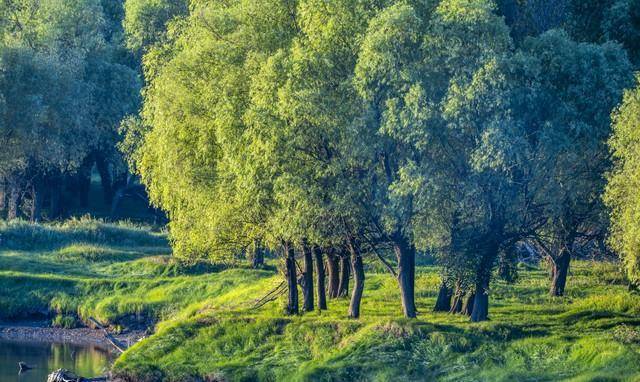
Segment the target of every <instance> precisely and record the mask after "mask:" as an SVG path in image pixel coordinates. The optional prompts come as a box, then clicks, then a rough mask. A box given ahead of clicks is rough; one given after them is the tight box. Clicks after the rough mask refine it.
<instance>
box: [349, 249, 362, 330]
mask: <svg viewBox="0 0 640 382" xmlns="http://www.w3.org/2000/svg"><path fill="white" fill-rule="evenodd" d="M349 247H350V248H349V250H350V252H351V267H352V268H353V284H354V285H353V292H352V293H351V302H350V303H349V317H351V318H359V317H360V302H361V301H362V293H363V291H364V267H363V264H362V255H361V254H360V251H359V250H358V249H356V248H355V247H354V245H349Z"/></svg>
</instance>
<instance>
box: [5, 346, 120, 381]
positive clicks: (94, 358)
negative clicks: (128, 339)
mask: <svg viewBox="0 0 640 382" xmlns="http://www.w3.org/2000/svg"><path fill="white" fill-rule="evenodd" d="M112 359H113V357H112V355H111V354H109V353H108V352H105V351H104V350H103V349H101V348H98V347H95V346H77V345H69V344H54V343H24V342H15V341H4V340H0V381H2V382H45V381H46V380H47V375H49V373H50V372H52V371H54V370H57V369H67V370H70V371H72V372H74V373H76V374H78V375H79V376H82V377H87V378H90V377H98V376H101V375H104V372H105V371H106V370H107V369H108V368H109V365H110V364H111V361H112ZM18 362H24V363H26V364H27V365H29V366H31V367H33V369H32V370H29V371H27V372H25V373H23V374H21V375H18Z"/></svg>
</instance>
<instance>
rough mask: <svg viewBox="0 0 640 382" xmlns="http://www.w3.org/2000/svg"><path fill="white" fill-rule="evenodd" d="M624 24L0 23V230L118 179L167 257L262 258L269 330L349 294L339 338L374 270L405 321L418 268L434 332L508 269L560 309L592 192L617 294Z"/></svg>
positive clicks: (370, 16) (76, 7) (429, 4)
mask: <svg viewBox="0 0 640 382" xmlns="http://www.w3.org/2000/svg"><path fill="white" fill-rule="evenodd" d="M638 5H640V4H638V0H607V1H596V0H587V1H584V0H580V1H578V0H554V1H550V0H526V1H520V0H518V1H516V0H500V1H496V2H494V1H492V0H427V1H424V0H335V1H331V2H327V1H325V0H224V1H223V0H191V1H187V0H127V1H126V2H120V1H106V0H104V1H100V0H74V1H71V2H65V3H64V4H62V3H61V2H58V1H42V0H41V1H31V0H4V1H2V2H0V16H2V17H0V139H1V142H2V144H3V147H6V149H5V150H2V151H1V152H0V186H1V190H2V193H0V194H1V195H0V196H1V197H0V202H2V204H1V205H0V207H4V209H6V210H7V211H8V212H7V217H8V218H15V217H16V216H18V214H19V209H20V208H19V206H21V205H22V206H24V205H27V206H28V207H29V208H30V211H31V212H30V214H31V216H32V218H33V219H34V220H37V219H38V218H39V216H40V212H39V211H40V210H41V208H42V204H43V202H44V201H45V200H46V201H49V202H50V204H51V206H50V208H49V214H50V216H55V215H56V212H55V211H56V210H57V209H58V208H57V207H55V205H56V203H58V202H57V201H58V200H59V194H60V190H61V188H62V187H63V186H64V185H67V188H72V189H75V190H82V189H83V187H84V188H86V184H87V173H88V169H90V168H91V166H93V165H94V164H95V165H96V167H97V169H98V170H99V171H100V174H101V177H102V180H103V183H105V184H106V186H105V189H104V192H105V200H107V201H109V202H110V201H112V200H114V199H117V195H119V194H121V193H122V192H125V190H127V187H126V186H127V185H128V184H129V181H128V180H124V181H123V177H125V178H127V179H130V178H131V177H130V176H129V175H130V174H129V173H128V172H127V171H126V170H120V171H116V170H115V169H116V168H122V169H124V168H125V166H123V160H122V159H125V160H126V162H127V164H128V167H129V170H130V171H132V172H133V173H135V174H137V175H139V176H140V179H141V181H142V183H143V184H144V186H145V187H146V190H147V191H148V193H149V196H150V198H151V201H152V202H153V203H154V205H156V206H158V207H160V208H161V209H162V210H164V211H165V212H166V213H167V215H168V217H169V218H170V222H169V228H170V232H171V240H172V244H173V248H174V251H175V253H176V255H177V256H180V257H183V258H188V259H196V258H200V257H207V258H210V259H213V260H214V261H228V260H229V259H232V258H234V257H235V256H237V255H238V254H245V255H248V256H249V257H250V258H251V260H252V262H253V263H254V265H255V266H260V265H261V264H262V261H263V259H264V254H265V253H275V254H277V255H278V256H279V257H280V258H281V260H282V261H281V263H282V270H283V274H284V276H285V281H286V285H287V290H288V299H287V301H288V303H287V308H286V310H287V312H288V313H290V314H297V313H299V312H300V311H301V310H302V311H310V310H313V309H316V308H318V309H326V308H327V304H328V302H327V300H331V299H334V298H340V297H346V296H349V295H350V305H349V312H348V314H349V316H350V317H353V318H357V317H359V316H360V313H361V309H360V305H361V301H362V298H363V295H364V290H365V283H366V273H365V265H366V264H367V263H372V262H374V261H377V262H380V264H381V266H382V267H383V268H384V269H386V270H387V271H388V272H390V273H392V274H393V275H394V276H395V277H396V278H397V281H398V290H399V295H400V304H399V305H400V306H401V311H402V313H403V315H404V316H406V317H410V318H412V317H416V316H417V314H418V308H417V307H416V302H415V295H416V290H415V278H416V261H417V258H418V257H419V256H420V255H421V254H424V253H429V254H431V255H433V257H434V258H435V259H436V260H437V262H438V263H439V265H440V266H441V267H442V285H441V287H440V291H439V294H438V299H437V302H436V306H435V310H437V311H450V312H452V313H464V314H467V315H469V316H470V317H471V319H472V320H473V321H483V320H486V319H487V318H488V315H489V297H490V292H491V285H492V282H493V281H494V280H495V279H496V278H502V279H504V280H507V281H509V282H514V281H515V280H516V279H517V266H516V265H517V262H518V251H519V250H521V248H523V246H524V247H526V248H527V249H528V250H529V251H534V252H536V253H539V254H541V255H542V256H543V257H544V258H545V259H546V260H547V261H548V263H549V267H550V287H549V293H550V295H552V296H561V295H563V294H564V291H565V288H566V282H567V276H568V274H569V270H570V262H571V259H572V257H574V256H576V254H577V253H579V252H581V251H584V248H586V247H587V246H594V245H598V244H599V245H601V246H604V242H605V238H606V236H607V233H608V230H609V224H608V223H609V219H608V210H607V209H606V207H605V204H604V203H603V202H602V198H601V195H602V193H603V191H604V189H605V187H606V182H607V178H606V174H609V182H610V183H609V186H608V188H607V196H606V202H607V204H608V205H609V206H610V207H611V208H612V210H613V213H612V218H613V225H612V232H613V235H612V238H611V241H610V242H611V243H612V244H613V247H614V248H615V249H616V250H617V251H618V252H620V253H622V254H623V257H624V260H625V264H626V266H627V269H628V270H629V277H630V279H631V280H632V281H634V282H637V280H638V272H637V269H638V265H637V264H638V263H637V260H636V259H637V253H638V250H637V248H636V247H637V240H636V237H637V229H636V228H635V225H634V224H635V222H636V221H637V220H638V219H637V216H636V215H637V214H635V215H634V213H635V212H634V206H635V204H637V200H636V199H637V198H636V196H637V195H635V193H634V190H635V188H637V184H635V183H633V182H634V177H633V174H634V171H635V172H637V169H636V168H635V167H634V166H635V165H634V163H635V162H634V158H635V156H637V151H638V148H637V147H636V146H634V132H635V130H637V129H636V127H637V123H636V122H637V121H636V120H635V119H634V118H636V116H637V114H638V111H637V107H636V102H635V101H636V98H638V97H637V94H636V93H637V92H634V91H628V92H627V93H626V96H625V97H624V102H623V104H622V106H620V108H618V109H616V107H617V105H618V104H619V103H620V102H621V101H622V99H623V92H624V91H625V89H628V88H630V87H631V86H633V70H634V69H635V65H638V64H640V62H639V61H638V60H640V58H639V56H638V55H639V54H640V53H639V52H640V51H639V49H640V48H639V45H638V38H637V36H638V35H640V29H639V25H640V13H639V12H640V11H639V10H638V9H640V7H639V6H638ZM139 73H141V74H142V76H143V78H144V85H142V84H141V81H140V80H139V79H138V77H139V75H138V74H139ZM141 87H142V92H141V94H142V101H143V102H142V105H141V109H140V110H139V106H140V104H139V99H138V98H139V94H140V93H139V90H140V88H141ZM614 109H615V110H616V111H615V112H614V117H613V122H614V123H613V132H614V136H613V138H609V137H610V135H611V133H612V128H611V126H612V124H611V122H612V118H611V111H612V110H614ZM118 127H119V129H118ZM607 142H609V145H610V147H611V148H612V150H613V161H612V158H611V155H610V149H609V146H608V145H607ZM123 154H124V158H123ZM613 164H614V165H615V166H614V167H613V170H612V165H613ZM105 179H107V181H106V182H105ZM118 182H120V183H118ZM123 182H124V185H125V187H124V188H122V187H121V186H122V183H123ZM69 184H71V185H72V186H71V187H69V186H68V185H69ZM45 185H46V186H45ZM116 189H118V191H116ZM594 243H595V244H594ZM298 286H299V287H300V290H301V291H302V295H301V296H299V295H298V293H299V287H298ZM300 301H301V302H302V304H300ZM300 305H301V306H300Z"/></svg>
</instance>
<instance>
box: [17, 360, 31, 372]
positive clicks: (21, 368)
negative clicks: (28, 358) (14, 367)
mask: <svg viewBox="0 0 640 382" xmlns="http://www.w3.org/2000/svg"><path fill="white" fill-rule="evenodd" d="M18 369H19V370H18V374H22V373H24V372H25V371H28V370H31V369H33V368H32V367H31V366H29V365H27V364H26V363H24V362H18Z"/></svg>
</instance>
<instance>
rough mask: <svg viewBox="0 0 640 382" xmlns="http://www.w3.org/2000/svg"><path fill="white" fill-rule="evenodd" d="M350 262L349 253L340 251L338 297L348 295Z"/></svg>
mask: <svg viewBox="0 0 640 382" xmlns="http://www.w3.org/2000/svg"><path fill="white" fill-rule="evenodd" d="M350 271H351V264H350V262H349V255H348V254H347V253H346V252H344V251H342V253H341V254H340V284H339V285H338V297H347V296H348V295H349V277H350Z"/></svg>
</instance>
